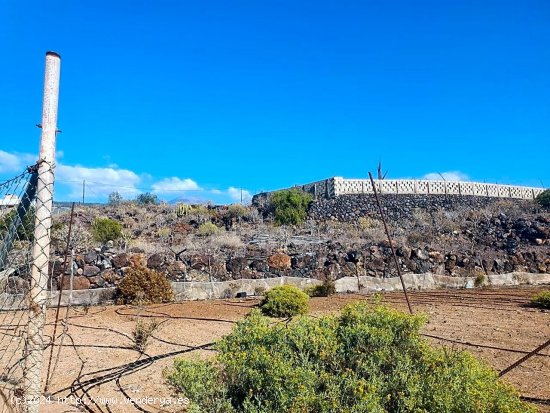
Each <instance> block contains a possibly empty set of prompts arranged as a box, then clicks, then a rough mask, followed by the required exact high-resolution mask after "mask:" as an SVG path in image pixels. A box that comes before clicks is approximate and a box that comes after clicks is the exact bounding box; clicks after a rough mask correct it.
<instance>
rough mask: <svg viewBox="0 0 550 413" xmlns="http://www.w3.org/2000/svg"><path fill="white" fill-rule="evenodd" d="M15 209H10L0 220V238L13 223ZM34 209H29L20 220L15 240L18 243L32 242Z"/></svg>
mask: <svg viewBox="0 0 550 413" xmlns="http://www.w3.org/2000/svg"><path fill="white" fill-rule="evenodd" d="M16 214H17V209H15V208H14V209H12V210H11V211H10V212H8V213H7V214H5V215H4V216H3V217H1V218H0V237H1V236H3V235H4V234H5V233H6V232H7V231H8V230H9V229H10V228H11V226H12V224H13V222H14V221H15V215H16ZM34 217H35V214H34V208H33V207H31V208H29V210H28V211H27V213H26V214H25V215H24V216H23V217H22V218H21V222H20V223H19V225H18V227H17V239H18V240H19V241H32V240H33V237H34Z"/></svg>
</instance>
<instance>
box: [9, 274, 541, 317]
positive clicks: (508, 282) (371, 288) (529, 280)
mask: <svg viewBox="0 0 550 413" xmlns="http://www.w3.org/2000/svg"><path fill="white" fill-rule="evenodd" d="M487 279H488V284H489V285H492V286H514V285H515V286H517V285H549V284H550V274H531V273H525V272H512V273H509V274H495V275H488V276H487ZM404 280H405V285H406V286H407V289H409V290H433V289H441V288H473V286H474V281H475V279H474V278H473V277H449V276H445V275H435V274H430V273H427V274H405V275H404ZM284 284H292V285H295V286H297V287H299V288H302V289H304V288H306V287H308V286H311V285H317V284H321V281H319V280H315V279H312V278H298V277H279V278H266V279H259V280H239V281H224V282H214V283H206V282H173V283H172V286H173V288H174V292H175V293H176V301H177V302H182V301H189V300H211V299H218V298H232V297H235V294H236V293H237V292H239V291H245V292H246V293H247V295H259V294H261V293H263V292H264V291H267V290H269V289H271V288H273V287H275V286H277V285H284ZM335 284H336V291H337V292H339V293H346V292H358V291H359V285H360V286H361V289H360V291H361V292H365V293H372V292H378V291H401V283H400V281H399V278H397V277H394V278H376V277H359V280H358V279H357V278H356V277H344V278H340V279H339V280H337V281H336V282H335ZM115 292H116V288H98V289H93V290H81V291H73V293H72V299H71V302H72V305H75V306H80V305H99V304H106V303H110V302H112V301H113V299H114V297H115ZM58 294H59V293H58V292H57V291H53V292H51V293H50V296H49V306H51V307H53V306H56V305H57V301H58ZM23 302H24V300H23V297H22V296H21V295H8V294H0V309H3V310H8V309H17V308H19V306H20V305H21V303H23ZM68 303H69V293H68V292H66V291H65V292H63V293H62V299H61V305H63V306H66V305H67V304H68Z"/></svg>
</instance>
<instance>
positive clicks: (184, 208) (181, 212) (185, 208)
mask: <svg viewBox="0 0 550 413" xmlns="http://www.w3.org/2000/svg"><path fill="white" fill-rule="evenodd" d="M192 209H193V207H192V206H191V205H188V204H178V205H176V215H177V216H178V217H179V218H181V217H184V216H186V215H189V214H190V213H191V211H192Z"/></svg>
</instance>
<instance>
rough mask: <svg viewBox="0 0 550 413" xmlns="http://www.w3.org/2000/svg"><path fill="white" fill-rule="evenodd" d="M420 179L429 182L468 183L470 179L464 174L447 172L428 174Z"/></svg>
mask: <svg viewBox="0 0 550 413" xmlns="http://www.w3.org/2000/svg"><path fill="white" fill-rule="evenodd" d="M422 179H428V180H430V181H469V180H470V178H469V177H468V175H466V174H465V173H462V172H460V171H448V172H441V173H438V172H430V173H429V174H426V175H424V176H423V177H422Z"/></svg>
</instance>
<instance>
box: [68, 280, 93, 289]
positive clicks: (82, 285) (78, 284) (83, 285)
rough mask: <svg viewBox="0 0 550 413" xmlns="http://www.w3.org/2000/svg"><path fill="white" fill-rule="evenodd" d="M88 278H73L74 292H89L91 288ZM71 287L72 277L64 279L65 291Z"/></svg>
mask: <svg viewBox="0 0 550 413" xmlns="http://www.w3.org/2000/svg"><path fill="white" fill-rule="evenodd" d="M90 285H91V283H90V280H89V279H88V277H73V290H88V289H89V288H90ZM70 286H71V277H63V290H68V289H69V288H70Z"/></svg>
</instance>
